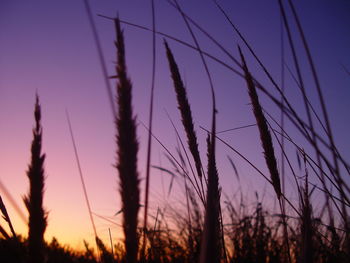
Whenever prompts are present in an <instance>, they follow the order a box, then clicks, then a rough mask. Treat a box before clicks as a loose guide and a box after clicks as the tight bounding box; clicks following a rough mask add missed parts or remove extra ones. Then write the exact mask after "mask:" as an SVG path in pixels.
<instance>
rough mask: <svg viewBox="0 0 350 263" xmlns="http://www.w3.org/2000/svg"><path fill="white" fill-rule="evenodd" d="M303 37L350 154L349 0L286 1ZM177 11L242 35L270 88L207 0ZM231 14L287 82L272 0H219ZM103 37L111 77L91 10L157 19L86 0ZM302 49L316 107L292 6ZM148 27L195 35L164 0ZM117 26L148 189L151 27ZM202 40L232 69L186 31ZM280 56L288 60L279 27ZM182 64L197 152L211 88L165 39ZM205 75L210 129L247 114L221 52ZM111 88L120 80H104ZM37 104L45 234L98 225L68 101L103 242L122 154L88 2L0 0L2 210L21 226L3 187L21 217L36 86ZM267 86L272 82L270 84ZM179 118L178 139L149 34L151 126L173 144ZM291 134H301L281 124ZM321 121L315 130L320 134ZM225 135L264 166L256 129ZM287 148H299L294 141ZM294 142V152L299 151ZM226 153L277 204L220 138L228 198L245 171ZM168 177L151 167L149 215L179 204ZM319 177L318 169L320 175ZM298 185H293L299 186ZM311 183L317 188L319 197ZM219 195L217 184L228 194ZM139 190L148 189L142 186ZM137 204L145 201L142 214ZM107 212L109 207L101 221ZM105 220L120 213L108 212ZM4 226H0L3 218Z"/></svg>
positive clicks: (196, 65)
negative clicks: (214, 101)
mask: <svg viewBox="0 0 350 263" xmlns="http://www.w3.org/2000/svg"><path fill="white" fill-rule="evenodd" d="M294 2H295V6H296V9H297V12H298V14H299V16H300V19H301V23H302V26H303V29H304V31H305V35H306V38H307V41H308V43H309V45H310V47H311V53H312V55H313V58H314V61H315V64H316V68H317V71H318V74H319V77H320V82H321V87H322V90H323V92H324V96H325V98H326V104H327V108H328V111H329V115H330V120H331V124H332V128H333V132H334V135H335V141H336V144H337V146H338V147H339V150H340V152H341V154H342V155H343V156H344V158H345V160H348V161H350V141H349V139H348V131H349V128H350V127H349V126H350V116H349V114H348V112H349V106H348V101H349V98H350V87H349V86H350V75H349V73H347V72H346V69H347V70H348V71H349V70H350V56H349V55H350V54H349V53H350V51H349V47H350V35H349V32H348V28H349V26H350V17H349V16H348V14H349V13H350V2H349V1H345V0H336V1H327V0H310V1H301V0H299V1H294ZM179 3H180V5H181V6H182V8H183V10H184V12H185V13H186V14H188V15H189V16H190V17H191V18H192V19H194V20H195V21H196V22H197V23H198V24H200V25H201V26H202V27H203V28H204V29H205V30H206V31H207V32H208V33H209V34H211V35H212V36H213V37H214V38H215V39H216V40H217V41H219V42H220V43H221V44H222V45H223V46H224V47H225V48H227V50H228V51H229V52H230V53H231V54H233V55H234V56H235V57H236V58H238V52H237V44H239V45H241V46H242V49H243V52H244V54H245V55H246V56H247V61H248V66H249V68H250V70H251V72H252V73H253V75H254V76H255V77H256V78H257V79H259V81H261V82H262V83H263V84H264V85H266V87H268V88H269V89H270V90H271V91H272V85H271V83H270V82H269V81H268V80H267V79H266V76H264V74H263V73H262V71H261V69H260V68H259V66H258V65H257V63H256V62H255V61H254V59H253V58H252V57H251V55H250V54H249V52H248V50H247V48H246V47H244V44H242V41H241V40H240V39H239V38H238V36H237V35H236V34H235V33H234V32H233V30H232V28H231V27H230V25H229V24H228V23H227V21H226V20H225V18H224V17H223V15H222V14H221V13H220V11H219V10H218V9H217V8H216V7H215V5H214V4H213V1H209V0H205V1H199V0H196V1H179ZM219 3H220V4H221V5H222V6H223V8H224V9H225V11H226V12H227V13H228V15H229V16H230V18H231V19H232V20H233V21H234V23H235V24H236V25H237V26H238V28H239V29H240V31H241V32H242V33H243V34H244V36H245V37H246V39H247V40H248V41H249V43H250V44H251V45H252V47H253V48H254V50H255V51H256V53H257V54H258V56H259V57H260V59H261V60H262V61H263V63H264V64H265V65H266V67H267V68H268V69H269V71H270V72H271V74H272V76H274V78H275V79H276V81H277V82H278V83H281V79H282V78H281V50H282V49H281V46H282V45H281V20H280V13H279V8H278V1H273V0H266V1H258V0H247V1H219ZM89 4H90V6H91V10H92V13H93V19H94V21H95V23H96V27H97V32H98V35H99V38H100V40H101V46H102V50H103V56H104V59H105V61H106V66H107V71H108V74H109V75H111V76H112V75H114V65H115V64H114V62H115V60H116V56H115V46H114V39H115V30H114V27H113V23H112V21H110V20H108V19H105V18H102V17H100V16H98V14H101V15H105V16H108V17H115V16H116V15H117V14H118V15H119V17H120V18H121V19H122V20H126V21H129V22H132V23H135V24H138V25H142V26H146V27H151V26H152V15H151V14H152V13H151V12H152V10H151V2H150V1H146V0H144V1H135V0H132V1H121V0H114V1H112V0H106V1H89ZM287 14H288V18H289V20H290V21H291V25H292V32H293V35H294V36H295V41H296V47H297V52H298V55H299V57H300V58H301V61H302V62H301V67H302V71H303V77H304V78H305V83H306V87H307V94H308V97H309V99H310V100H311V101H312V103H313V104H314V106H315V108H316V110H320V106H319V103H318V100H317V94H316V93H315V87H314V85H313V82H312V81H311V77H310V76H311V73H310V70H309V67H308V64H307V63H306V60H305V52H304V51H303V48H302V45H301V41H300V39H299V37H298V34H297V31H296V27H295V23H294V22H292V21H293V20H292V16H291V15H290V10H289V9H288V11H287ZM155 19H156V28H157V30H158V31H160V32H164V33H167V34H169V35H171V36H174V37H176V38H178V39H181V40H183V41H186V42H188V43H191V44H193V39H192V38H191V35H190V34H189V32H188V30H187V28H186V26H185V23H184V21H183V19H182V17H181V15H180V14H179V13H178V12H177V11H176V10H175V9H174V8H173V7H172V6H171V5H169V4H168V2H167V1H163V0H155ZM122 27H123V29H124V34H125V42H126V43H125V44H126V60H127V66H128V71H129V76H130V78H131V80H132V83H133V106H134V113H135V115H136V116H137V121H138V127H137V133H138V140H139V143H140V151H139V155H138V158H139V164H138V171H139V174H140V177H141V187H142V190H143V185H144V182H145V181H144V178H145V166H146V164H145V159H146V146H147V141H146V135H147V130H146V129H145V128H144V127H143V126H142V124H141V123H148V112H149V99H150V90H151V76H152V34H151V33H150V32H146V31H143V30H141V29H138V28H134V27H131V26H127V25H122ZM194 32H195V34H196V36H197V37H198V40H199V43H200V45H201V48H202V49H203V50H205V51H207V52H208V53H210V54H212V55H214V56H216V57H217V58H219V59H221V60H223V61H224V62H226V63H228V64H229V65H231V66H233V67H234V68H235V69H237V66H235V65H234V64H233V63H232V61H230V59H229V58H228V57H227V56H225V55H224V54H223V53H222V52H221V51H220V50H219V49H218V48H217V47H216V46H215V45H214V44H213V43H212V42H211V41H210V40H208V39H207V38H206V37H205V36H203V34H201V33H200V32H199V31H198V30H195V31H194ZM284 41H285V44H284V49H285V54H286V55H285V61H286V62H285V64H286V65H287V66H289V67H290V68H291V71H292V72H295V69H294V67H293V64H292V59H291V56H290V50H289V49H288V45H287V42H286V35H285V33H284ZM168 42H169V45H170V48H171V49H172V51H173V52H174V56H175V59H176V60H177V62H178V65H179V68H180V72H181V73H182V77H183V80H184V82H185V83H186V87H187V91H188V96H189V101H190V103H191V107H192V111H193V116H194V121H195V128H196V131H197V134H198V138H199V147H200V150H201V153H202V157H203V160H205V158H206V154H205V151H206V150H205V149H206V146H205V137H206V133H205V132H204V131H203V130H201V129H200V126H203V127H205V128H208V127H210V122H211V120H210V116H211V97H210V87H209V84H208V78H207V76H206V74H205V71H204V67H203V65H202V63H201V60H200V57H199V55H198V53H197V52H195V51H193V50H191V49H190V48H188V47H185V46H183V45H181V44H179V43H177V42H176V41H172V40H168ZM207 61H208V66H209V69H210V72H211V74H212V77H213V82H214V86H215V93H216V99H217V105H218V106H217V108H218V115H217V121H218V123H217V130H218V131H223V130H226V129H231V128H234V127H239V126H244V125H250V124H254V123H255V121H254V117H253V115H252V112H251V109H250V105H249V98H248V95H247V89H246V85H245V83H244V81H243V80H242V79H241V78H240V77H239V76H237V75H235V74H234V73H232V72H230V71H229V70H227V69H226V68H224V67H223V66H221V65H219V64H218V63H216V62H214V61H211V60H209V59H208V60H207ZM285 72H286V73H285V90H286V95H287V97H288V98H290V100H291V102H292V103H293V105H294V106H295V108H296V109H297V110H298V113H300V114H301V116H304V117H305V112H304V110H303V104H302V100H301V96H300V94H299V92H298V90H297V88H296V85H295V83H294V82H293V80H292V77H291V75H290V74H289V73H288V72H287V69H285ZM111 85H112V87H115V80H111ZM36 93H38V95H39V97H40V103H41V106H42V125H43V152H44V153H45V154H46V160H45V174H46V186H45V197H44V205H45V208H46V210H47V211H48V212H49V214H48V228H47V231H46V234H45V238H46V240H48V241H50V240H51V238H52V237H53V236H55V237H57V238H58V240H59V241H60V242H62V243H64V244H69V245H71V246H72V247H77V248H81V247H82V244H83V240H84V239H85V240H88V241H89V242H92V238H93V230H92V228H91V223H90V221H89V217H88V210H87V207H86V203H85V200H84V196H83V190H82V186H81V182H80V179H79V173H78V168H77V163H76V160H75V156H74V150H73V146H72V143H71V139H70V135H69V129H68V124H67V119H66V114H65V111H66V110H67V111H68V112H69V115H70V118H71V122H72V126H73V132H74V136H75V139H76V144H77V148H78V152H79V158H80V163H81V166H82V170H83V174H84V178H85V183H86V187H87V192H88V195H89V199H90V202H91V206H92V211H93V212H94V214H95V216H94V218H95V220H96V226H97V232H98V233H99V235H100V236H101V237H102V238H103V240H105V241H106V240H107V237H108V236H107V234H108V229H111V231H112V236H113V237H114V238H115V239H117V240H120V239H121V238H122V234H121V228H120V225H119V224H120V222H121V218H120V215H117V216H115V214H116V213H117V212H118V211H119V210H120V207H121V206H120V198H119V192H118V189H119V187H118V174H117V171H116V169H115V168H114V165H115V163H116V144H115V127H114V121H113V116H112V113H111V109H110V105H109V101H108V96H107V92H106V88H105V85H104V79H103V75H102V71H101V66H100V64H99V60H98V55H97V50H96V46H95V43H94V39H93V35H92V30H91V27H90V25H89V22H88V17H87V13H86V11H85V7H84V2H83V1H78V0H76V1H68V0H62V1H43V0H37V1H30V2H29V1H19V0H2V1H0V180H1V184H2V185H3V186H2V187H1V189H0V194H1V196H2V197H3V199H4V202H5V204H6V205H7V207H8V210H9V214H10V217H11V218H12V220H13V224H14V227H15V230H16V231H17V232H18V233H21V234H23V235H26V234H27V228H26V224H25V223H24V222H23V221H22V220H21V219H20V217H19V215H18V213H17V212H16V211H15V210H14V208H13V206H12V205H11V203H10V200H9V196H8V195H7V194H6V193H5V192H4V191H5V188H6V189H7V190H8V191H9V193H10V195H11V196H12V197H13V198H14V200H15V201H16V202H17V204H18V205H19V207H20V209H21V210H22V211H23V212H24V213H25V214H26V211H25V207H24V204H23V201H22V197H23V196H24V195H25V194H26V193H27V191H28V188H29V186H28V179H27V177H26V171H27V169H28V164H29V160H30V144H31V140H32V128H33V125H34V118H33V110H34V102H35V94H36ZM274 94H275V93H274ZM261 101H262V104H263V106H264V107H265V109H266V110H267V111H269V112H270V113H271V114H272V115H273V116H275V117H276V118H279V116H280V112H279V111H278V110H277V108H276V107H274V106H273V105H272V103H271V101H269V100H268V99H267V98H266V97H264V96H263V95H261ZM167 113H168V114H169V115H170V117H171V119H172V120H173V121H174V123H175V125H176V127H177V129H178V130H179V132H180V134H181V135H182V138H184V133H183V130H182V126H181V122H180V115H179V112H178V110H177V104H176V96H175V94H174V90H173V86H172V82H171V78H170V73H169V69H168V62H167V60H166V57H165V51H164V46H163V37H162V36H157V38H156V81H155V104H154V119H153V121H154V127H153V133H154V134H155V136H157V138H158V139H159V140H160V141H161V142H162V143H164V144H165V145H166V146H167V147H168V149H169V150H170V151H171V152H172V153H174V154H175V155H176V147H177V145H178V142H177V139H176V135H175V132H174V129H173V127H172V125H171V122H170V121H169V118H168V117H167ZM287 129H288V130H290V131H291V133H292V135H293V136H294V138H295V140H296V141H297V142H300V143H303V142H304V141H303V139H302V138H301V137H300V136H299V135H298V134H297V132H296V131H295V130H293V127H291V126H288V124H287ZM320 132H321V131H320ZM221 137H222V138H223V139H225V140H226V141H227V142H228V143H229V144H230V145H232V146H233V147H235V148H236V149H238V150H239V151H240V152H242V153H243V154H244V155H246V156H247V157H248V158H249V160H251V161H252V162H253V163H254V164H256V165H257V166H258V167H259V168H261V170H262V171H265V172H266V167H265V164H264V160H263V155H262V151H263V150H262V149H261V145H260V142H259V136H258V131H257V129H256V127H249V128H245V129H241V130H237V131H231V132H226V133H222V135H221ZM287 147H290V148H289V151H290V152H291V154H294V155H295V148H293V147H291V146H287ZM293 151H294V153H293ZM164 152H165V151H164V149H162V148H161V147H160V145H159V144H158V143H157V142H155V141H153V148H152V159H151V160H152V164H153V165H157V166H162V167H165V168H169V169H171V168H172V167H171V164H170V163H169V162H168V161H167V159H166V157H165V154H164ZM227 155H230V156H231V158H232V159H233V160H234V162H235V164H236V166H237V169H238V171H239V174H240V184H241V186H242V189H243V192H247V198H248V199H247V200H252V196H253V193H254V192H255V191H257V192H258V193H259V195H260V199H261V196H266V200H265V202H266V203H267V204H268V205H273V201H272V200H273V199H274V195H273V191H272V190H273V189H272V187H271V186H269V185H268V184H267V183H266V181H265V180H264V179H263V178H262V177H261V176H259V175H258V174H257V172H256V171H254V170H253V169H251V167H249V165H247V164H246V163H245V162H243V161H242V160H241V159H240V158H239V157H238V156H237V155H235V154H234V153H233V152H232V151H230V150H229V149H228V148H227V147H225V146H224V145H222V144H220V143H218V146H217V158H218V161H217V162H218V170H219V175H220V179H219V180H220V185H221V186H222V191H223V193H225V195H226V194H227V195H228V196H230V197H232V198H234V197H233V194H234V193H236V192H237V189H238V187H239V182H238V181H237V178H236V177H235V176H234V173H233V170H232V168H231V167H230V164H229V162H228V159H227ZM170 180H171V178H170V176H169V175H168V174H166V173H161V172H159V171H158V170H155V169H152V170H151V183H150V184H151V206H150V211H151V213H153V214H155V212H156V210H157V207H158V206H159V207H162V206H165V205H168V206H174V207H177V206H181V204H182V202H181V200H183V199H182V194H183V185H182V182H181V180H178V181H177V182H178V184H176V185H175V186H174V189H173V190H172V192H171V194H170V196H168V190H169V185H170ZM314 182H315V183H317V181H316V180H314ZM293 187H294V188H293ZM287 188H288V191H289V192H288V195H289V197H290V198H291V199H292V200H293V198H296V196H295V194H294V195H293V189H294V190H295V185H294V186H293V183H292V181H291V180H290V179H287ZM320 195H321V194H320V193H315V198H317V197H318V196H320ZM222 196H224V195H222ZM142 197H143V191H142ZM141 212H142V211H141ZM101 217H103V218H104V219H103V218H101ZM106 218H107V219H110V220H112V221H113V222H115V223H112V222H110V221H107V220H106ZM0 223H1V225H5V222H4V221H3V220H1V221H0Z"/></svg>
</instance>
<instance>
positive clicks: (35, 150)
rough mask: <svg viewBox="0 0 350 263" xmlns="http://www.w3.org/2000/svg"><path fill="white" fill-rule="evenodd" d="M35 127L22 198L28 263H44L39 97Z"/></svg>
mask: <svg viewBox="0 0 350 263" xmlns="http://www.w3.org/2000/svg"><path fill="white" fill-rule="evenodd" d="M34 117H35V126H34V129H33V141H32V146H31V161H30V164H29V168H28V171H27V176H28V179H29V193H28V194H27V195H26V196H25V197H24V198H23V199H24V203H25V205H26V207H27V209H28V212H29V221H28V227H29V233H28V249H29V251H28V253H29V262H30V263H42V262H44V258H45V256H44V233H45V229H46V226H47V212H46V211H45V209H44V208H43V199H44V186H45V172H44V161H45V154H42V152H41V146H42V127H41V109H40V104H39V97H38V95H36V101H35V110H34Z"/></svg>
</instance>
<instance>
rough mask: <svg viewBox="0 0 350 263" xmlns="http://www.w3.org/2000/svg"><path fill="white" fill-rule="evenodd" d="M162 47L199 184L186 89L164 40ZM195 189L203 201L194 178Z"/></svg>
mask: <svg viewBox="0 0 350 263" xmlns="http://www.w3.org/2000/svg"><path fill="white" fill-rule="evenodd" d="M164 46H165V49H166V55H167V58H168V62H169V68H170V72H171V77H172V79H173V82H174V89H175V93H176V98H177V103H178V108H179V110H180V113H181V121H182V125H183V127H184V129H185V132H186V136H187V143H188V148H189V150H190V152H191V154H192V157H193V160H194V162H195V166H196V170H197V174H198V177H199V180H200V182H201V181H202V162H201V158H200V155H199V150H198V143H197V135H196V132H195V130H194V125H193V118H192V111H191V106H190V104H189V102H188V98H187V91H186V88H185V86H184V84H183V82H182V79H181V75H180V72H179V69H178V66H177V64H176V61H175V58H174V56H173V53H172V52H171V50H170V48H169V46H168V43H167V42H166V41H165V40H164ZM194 180H195V183H196V187H197V190H198V192H199V193H201V196H200V197H201V199H202V200H204V199H205V198H203V196H202V195H203V194H204V193H203V185H201V186H199V184H198V181H197V179H196V177H194Z"/></svg>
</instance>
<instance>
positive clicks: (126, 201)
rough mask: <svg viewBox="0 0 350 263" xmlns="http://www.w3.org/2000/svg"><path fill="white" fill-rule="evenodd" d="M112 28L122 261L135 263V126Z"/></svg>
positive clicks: (120, 46)
mask: <svg viewBox="0 0 350 263" xmlns="http://www.w3.org/2000/svg"><path fill="white" fill-rule="evenodd" d="M114 22H115V29H116V35H117V40H116V42H115V45H116V48H117V66H116V73H117V79H118V84H117V105H118V116H117V118H116V120H115V124H116V128H117V135H116V139H117V146H118V149H117V165H116V167H117V169H118V172H119V179H120V194H121V199H122V210H123V230H124V236H125V241H124V244H125V250H126V262H128V263H133V262H136V261H137V253H138V244H139V237H138V234H137V215H138V211H139V204H140V190H139V177H138V172H137V152H138V142H137V138H136V123H135V117H134V116H133V113H132V105H131V98H132V95H131V89H132V85H131V81H130V79H129V78H128V76H127V71H126V64H125V47H124V36H123V32H122V31H121V28H120V22H119V19H118V18H116V19H115V20H114Z"/></svg>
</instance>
